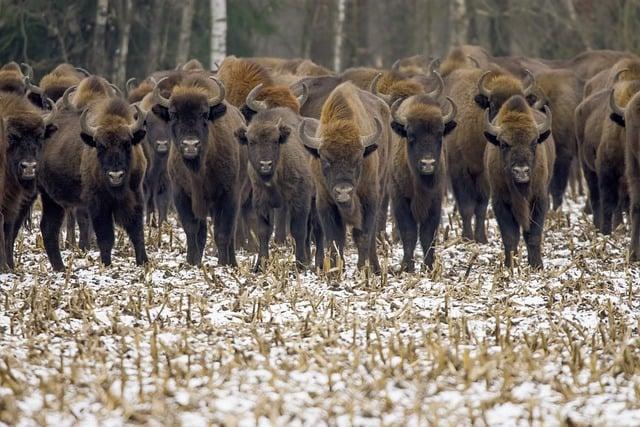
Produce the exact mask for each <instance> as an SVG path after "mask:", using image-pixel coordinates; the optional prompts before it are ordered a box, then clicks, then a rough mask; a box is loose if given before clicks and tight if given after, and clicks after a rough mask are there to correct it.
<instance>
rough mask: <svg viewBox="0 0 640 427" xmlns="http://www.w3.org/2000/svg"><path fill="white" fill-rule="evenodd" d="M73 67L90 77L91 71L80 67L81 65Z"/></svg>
mask: <svg viewBox="0 0 640 427" xmlns="http://www.w3.org/2000/svg"><path fill="white" fill-rule="evenodd" d="M75 68H76V71H77V72H79V73H81V74H84V75H85V77H91V73H90V72H89V71H87V70H86V69H85V68H82V67H75Z"/></svg>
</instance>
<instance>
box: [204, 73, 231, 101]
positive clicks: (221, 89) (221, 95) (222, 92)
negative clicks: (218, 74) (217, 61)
mask: <svg viewBox="0 0 640 427" xmlns="http://www.w3.org/2000/svg"><path fill="white" fill-rule="evenodd" d="M209 78H210V79H211V80H213V82H214V83H215V84H216V85H217V86H218V95H217V96H213V97H211V98H209V99H208V102H209V107H213V106H214V105H218V104H220V103H221V102H222V101H224V97H225V95H226V93H227V91H226V90H225V88H224V84H222V82H221V81H220V80H218V79H217V78H215V77H214V76H209Z"/></svg>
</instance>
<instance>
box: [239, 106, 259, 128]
mask: <svg viewBox="0 0 640 427" xmlns="http://www.w3.org/2000/svg"><path fill="white" fill-rule="evenodd" d="M240 112H241V113H242V115H243V116H244V119H245V120H246V121H247V124H249V122H251V119H252V118H253V116H255V115H256V112H255V111H253V110H252V109H251V108H249V107H247V106H246V105H243V106H242V108H241V109H240Z"/></svg>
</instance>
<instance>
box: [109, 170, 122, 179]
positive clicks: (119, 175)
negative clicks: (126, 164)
mask: <svg viewBox="0 0 640 427" xmlns="http://www.w3.org/2000/svg"><path fill="white" fill-rule="evenodd" d="M123 175H124V171H110V172H109V178H112V179H119V178H122V176H123Z"/></svg>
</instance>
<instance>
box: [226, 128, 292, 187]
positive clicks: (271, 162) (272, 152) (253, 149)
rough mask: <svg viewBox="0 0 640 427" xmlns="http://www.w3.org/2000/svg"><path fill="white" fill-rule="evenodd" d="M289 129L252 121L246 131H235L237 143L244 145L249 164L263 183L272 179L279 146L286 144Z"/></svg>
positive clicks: (276, 163) (276, 164)
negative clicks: (246, 149)
mask: <svg viewBox="0 0 640 427" xmlns="http://www.w3.org/2000/svg"><path fill="white" fill-rule="evenodd" d="M290 133H291V128H290V127H289V126H287V125H285V124H282V120H278V121H277V122H263V121H253V122H252V123H251V125H249V128H248V129H244V128H240V129H238V130H236V132H235V136H236V139H237V140H238V142H239V143H240V144H242V145H246V146H247V148H248V153H249V163H250V164H251V167H253V169H254V170H255V171H256V173H257V174H258V175H259V176H260V178H262V179H263V180H264V181H267V182H268V181H270V180H271V178H273V174H274V173H275V171H276V169H277V167H278V160H279V159H280V146H281V145H282V144H284V143H285V142H287V140H288V139H289V134H290Z"/></svg>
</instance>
